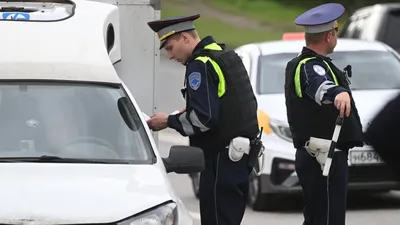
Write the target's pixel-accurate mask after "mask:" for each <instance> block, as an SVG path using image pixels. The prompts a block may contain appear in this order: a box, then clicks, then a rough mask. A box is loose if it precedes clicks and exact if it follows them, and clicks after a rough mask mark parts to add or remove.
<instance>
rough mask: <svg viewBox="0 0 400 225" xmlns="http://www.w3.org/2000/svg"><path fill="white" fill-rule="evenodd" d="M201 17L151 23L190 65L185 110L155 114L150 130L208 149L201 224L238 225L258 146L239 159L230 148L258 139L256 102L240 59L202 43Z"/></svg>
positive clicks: (171, 51) (173, 55)
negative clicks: (198, 25) (166, 132)
mask: <svg viewBox="0 0 400 225" xmlns="http://www.w3.org/2000/svg"><path fill="white" fill-rule="evenodd" d="M199 17H200V15H198V14H197V15H192V16H186V17H174V18H168V19H162V20H157V21H152V22H149V23H148V25H149V26H150V28H151V29H152V30H153V31H154V32H156V33H157V35H158V37H159V39H160V41H161V46H160V49H162V48H164V49H165V50H166V52H167V54H168V58H169V59H174V60H176V61H178V62H180V63H182V64H183V65H185V66H186V74H185V79H184V83H185V87H184V89H182V94H183V96H184V98H185V99H186V108H185V109H184V110H182V111H181V112H179V113H178V114H175V115H167V114H165V113H156V114H155V115H153V116H151V119H150V120H149V121H148V125H149V127H150V129H152V130H153V131H159V130H162V129H164V128H166V127H169V128H172V129H175V130H176V131H177V132H179V133H180V134H181V135H183V136H188V137H189V140H190V145H191V146H195V147H199V148H201V149H203V151H204V155H205V170H204V171H203V172H202V173H201V176H200V185H199V201H200V214H201V224H204V225H239V224H240V223H241V221H242V218H243V215H244V212H245V208H246V197H247V193H248V186H249V184H248V180H249V175H250V173H251V170H252V166H253V165H252V164H251V162H252V160H251V159H252V158H253V157H252V155H254V154H252V153H253V152H256V151H255V150H254V151H253V149H255V147H254V145H252V148H251V149H250V151H249V152H248V154H243V155H242V157H241V158H239V159H233V158H231V157H230V154H229V152H228V148H229V147H228V146H229V145H230V143H231V141H232V140H233V139H234V138H236V137H239V136H241V137H245V138H247V140H254V139H257V137H258V135H259V133H260V131H259V128H258V121H257V102H256V98H255V96H254V94H253V90H252V87H251V85H250V82H249V77H248V74H247V72H246V69H245V67H244V65H243V63H242V61H241V59H240V57H239V56H238V55H237V54H236V53H235V52H234V51H233V50H229V49H227V48H226V47H225V45H223V44H217V43H216V41H215V40H214V38H213V37H212V36H207V37H205V38H203V39H200V38H199V36H198V34H197V32H196V30H195V27H194V23H193V21H194V20H196V19H198V18H199Z"/></svg>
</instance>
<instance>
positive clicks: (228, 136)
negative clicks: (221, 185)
mask: <svg viewBox="0 0 400 225" xmlns="http://www.w3.org/2000/svg"><path fill="white" fill-rule="evenodd" d="M219 45H220V46H221V47H222V49H223V50H222V51H218V50H208V49H200V50H197V51H195V52H194V53H193V55H192V57H191V59H190V60H189V62H188V63H190V62H191V61H193V60H195V59H196V58H197V57H199V56H208V57H210V58H211V59H212V60H214V61H215V62H216V63H217V64H218V65H219V67H220V68H221V70H222V73H223V75H224V79H225V82H226V91H225V94H224V95H222V96H221V97H220V116H219V118H218V123H217V125H216V126H215V127H213V128H211V129H210V130H209V131H206V132H203V133H200V134H197V135H193V136H190V137H189V140H190V145H191V146H196V147H200V148H202V149H203V150H204V151H205V152H209V151H211V152H215V151H216V150H217V151H218V150H219V149H221V148H224V147H225V146H227V145H229V142H230V141H231V140H232V139H233V138H235V137H239V136H241V137H247V138H255V137H256V136H257V134H258V133H259V129H258V120H257V107H258V106H257V100H256V98H255V96H254V93H253V89H252V87H251V84H250V80H249V76H248V75H247V71H246V69H245V67H244V65H243V62H242V60H241V58H240V57H239V56H238V55H237V54H236V52H234V51H233V50H227V49H225V46H224V45H223V44H219ZM187 76H188V74H186V79H185V80H186V86H188V85H189V84H188V83H187V80H188V79H187ZM186 107H187V108H186V109H187V110H188V109H189V110H191V109H190V107H191V106H190V102H187V104H186Z"/></svg>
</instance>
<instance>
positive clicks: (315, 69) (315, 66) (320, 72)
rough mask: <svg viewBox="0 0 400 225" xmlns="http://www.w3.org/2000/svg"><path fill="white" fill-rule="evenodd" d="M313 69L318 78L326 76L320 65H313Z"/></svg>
mask: <svg viewBox="0 0 400 225" xmlns="http://www.w3.org/2000/svg"><path fill="white" fill-rule="evenodd" d="M313 69H314V71H315V72H316V73H317V74H318V75H320V76H324V75H325V74H326V71H325V69H324V68H323V67H322V66H320V65H314V66H313Z"/></svg>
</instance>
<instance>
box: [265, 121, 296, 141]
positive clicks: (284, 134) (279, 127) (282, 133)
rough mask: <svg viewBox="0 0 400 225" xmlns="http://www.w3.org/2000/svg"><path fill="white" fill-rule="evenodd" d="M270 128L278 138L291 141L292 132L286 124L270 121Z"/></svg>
mask: <svg viewBox="0 0 400 225" xmlns="http://www.w3.org/2000/svg"><path fill="white" fill-rule="evenodd" d="M270 126H271V129H272V131H273V132H274V133H275V134H276V135H278V137H280V138H282V139H284V140H286V141H289V142H291V141H293V139H292V132H291V131H290V128H289V126H288V125H287V124H285V123H283V122H279V121H275V120H270Z"/></svg>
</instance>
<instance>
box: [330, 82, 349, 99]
mask: <svg viewBox="0 0 400 225" xmlns="http://www.w3.org/2000/svg"><path fill="white" fill-rule="evenodd" d="M343 92H348V90H347V89H346V88H344V87H341V86H336V87H335V88H334V89H333V93H332V94H333V95H332V96H333V99H331V101H332V102H333V101H334V100H335V99H336V96H337V95H338V94H340V93H343Z"/></svg>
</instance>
